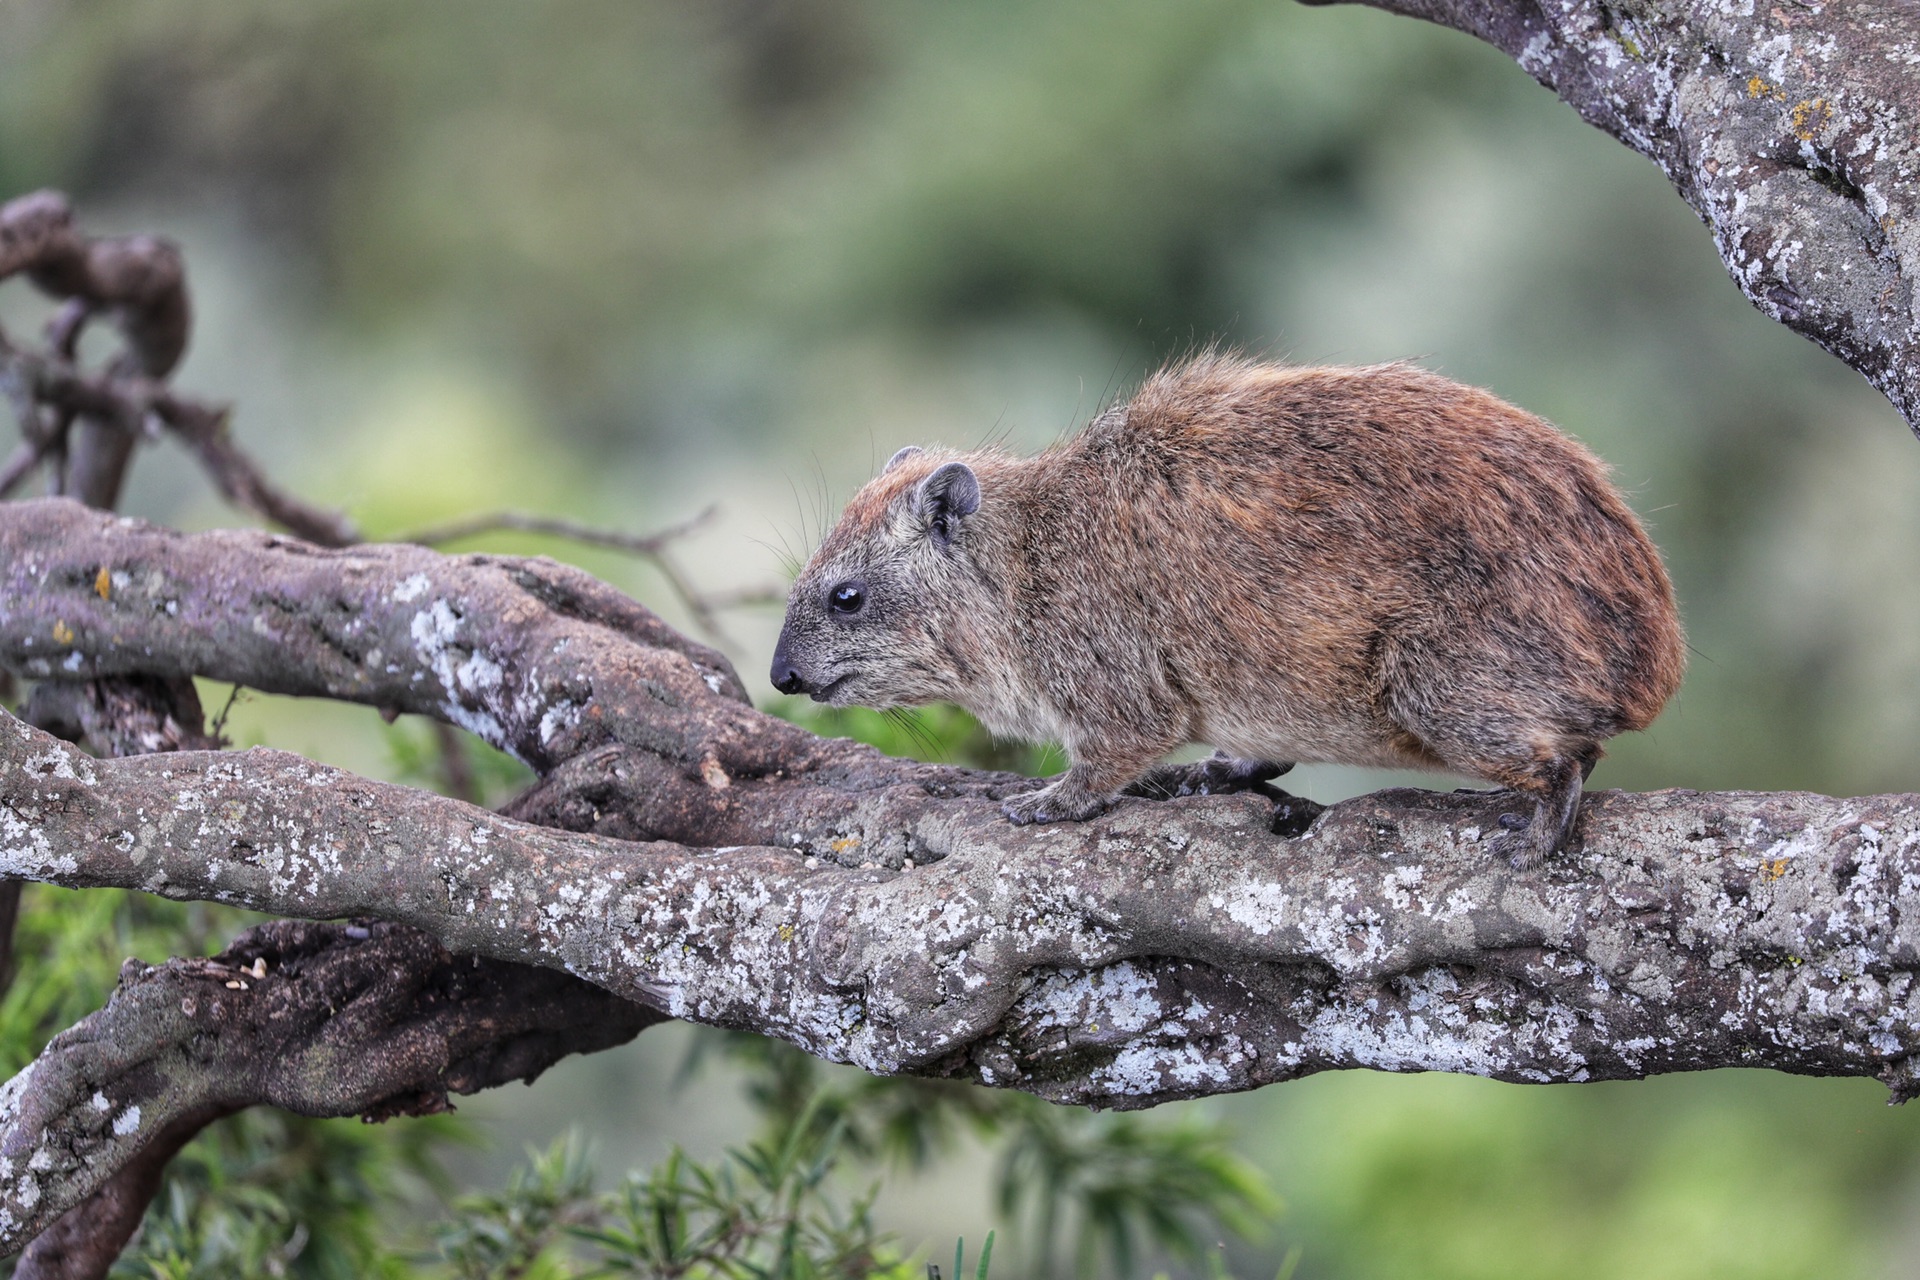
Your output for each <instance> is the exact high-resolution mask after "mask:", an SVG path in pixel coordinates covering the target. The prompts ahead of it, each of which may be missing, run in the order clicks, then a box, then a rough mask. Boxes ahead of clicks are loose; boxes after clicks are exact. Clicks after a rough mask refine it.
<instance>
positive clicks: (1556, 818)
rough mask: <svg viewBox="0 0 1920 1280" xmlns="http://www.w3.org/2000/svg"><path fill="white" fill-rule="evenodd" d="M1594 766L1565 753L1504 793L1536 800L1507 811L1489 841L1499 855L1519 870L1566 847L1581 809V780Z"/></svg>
mask: <svg viewBox="0 0 1920 1280" xmlns="http://www.w3.org/2000/svg"><path fill="white" fill-rule="evenodd" d="M1592 768H1593V765H1592V763H1591V762H1587V761H1581V760H1575V759H1573V758H1571V757H1566V756H1562V757H1559V758H1557V759H1554V760H1550V761H1548V762H1547V763H1546V764H1544V765H1542V766H1541V767H1540V769H1539V770H1538V772H1537V774H1536V775H1535V776H1534V777H1532V778H1529V779H1527V781H1526V783H1524V784H1523V785H1521V786H1519V787H1516V788H1514V789H1513V790H1512V791H1508V792H1506V793H1504V796H1503V798H1505V797H1517V798H1520V799H1523V800H1526V801H1531V802H1532V803H1531V804H1530V806H1529V807H1528V809H1527V811H1526V812H1522V813H1503V814H1501V815H1500V817H1499V820H1498V821H1499V824H1500V828H1501V829H1500V830H1499V831H1498V832H1496V833H1495V834H1494V837H1493V839H1492V840H1490V841H1488V842H1487V849H1488V851H1489V852H1491V853H1492V854H1493V855H1494V857H1496V858H1505V859H1506V860H1507V861H1508V862H1510V863H1512V864H1513V866H1514V869H1515V870H1518V871H1532V870H1534V869H1535V868H1537V867H1539V866H1540V864H1541V863H1543V862H1545V861H1546V860H1547V858H1548V856H1549V855H1551V854H1556V853H1558V852H1560V851H1561V850H1562V849H1564V848H1566V845H1567V840H1568V838H1569V837H1571V836H1572V835H1573V820H1574V818H1576V817H1577V816H1579V813H1580V784H1581V783H1582V782H1583V781H1585V778H1586V774H1587V773H1588V772H1590V771H1591V770H1592Z"/></svg>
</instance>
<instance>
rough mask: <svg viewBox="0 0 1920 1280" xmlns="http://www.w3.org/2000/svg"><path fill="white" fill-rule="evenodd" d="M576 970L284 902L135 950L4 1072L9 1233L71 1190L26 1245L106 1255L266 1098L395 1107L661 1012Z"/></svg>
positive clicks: (612, 1039) (51, 1263) (495, 1076)
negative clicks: (193, 955) (245, 920)
mask: <svg viewBox="0 0 1920 1280" xmlns="http://www.w3.org/2000/svg"><path fill="white" fill-rule="evenodd" d="M660 1020H661V1019H660V1016H659V1015H658V1014H655V1013H652V1012H649V1011H648V1010H645V1009H642V1008H640V1007H638V1006H635V1005H633V1004H630V1003H628V1002H626V1001H624V1000H619V999H617V998H615V997H614V996H612V995H609V994H608V993H607V992H605V991H602V990H600V989H598V988H596V987H592V986H589V985H588V984H586V983H583V982H578V981H576V980H574V979H572V978H569V977H567V976H566V975H565V974H561V973H554V972H549V971H547V970H542V969H534V968H529V967H527V966H524V965H514V964H500V963H497V962H492V961H486V960H480V959H475V958H473V957H469V956H454V955H452V954H450V953H448V952H447V951H446V950H445V949H443V948H441V947H440V946H438V945H437V944H435V943H434V941H433V940H432V939H431V938H428V937H426V936H425V935H423V934H421V933H420V932H418V931H417V930H414V929H408V928H405V927H403V926H399V925H393V924H387V923H383V922H379V921H369V922H366V923H363V924H352V925H318V924H305V923H298V922H294V921H285V920H282V921H275V922H273V923H271V924H266V925H261V926H259V927H257V928H254V929H250V930H248V931H247V932H246V933H244V934H242V935H241V936H240V937H239V938H238V939H236V940H235V942H234V944H233V945H232V946H231V947H230V948H228V949H227V950H226V951H225V952H223V953H222V954H220V955H218V956H214V957H212V958H211V959H206V960H172V961H169V962H168V963H167V964H165V965H162V966H160V967H158V968H149V967H147V966H145V965H142V964H140V963H139V962H138V961H133V960H130V961H128V962H127V965H126V967H125V968H124V969H123V970H122V971H121V978H120V987H119V990H118V991H116V992H115V994H114V997H113V1000H112V1002H111V1003H109V1004H108V1005H107V1007H106V1008H105V1009H103V1010H101V1011H100V1012H99V1013H96V1014H94V1015H92V1016H91V1017H89V1018H87V1019H85V1020H84V1021H82V1022H80V1023H79V1024H78V1025H76V1026H74V1027H72V1028H71V1029H69V1030H67V1031H65V1032H63V1033H61V1034H60V1035H59V1036H57V1037H55V1038H54V1040H53V1041H52V1042H51V1043H50V1044H48V1046H47V1048H46V1051H45V1052H44V1053H42V1054H41V1056H40V1057H39V1058H38V1059H37V1060H36V1061H35V1062H34V1064H33V1065H32V1066H31V1067H30V1068H29V1069H28V1070H27V1071H26V1072H24V1073H22V1074H21V1075H19V1076H16V1077H15V1078H14V1079H13V1080H12V1081H11V1082H10V1083H9V1084H8V1085H7V1086H5V1088H4V1089H3V1090H0V1250H3V1251H5V1252H12V1251H13V1250H15V1249H18V1248H19V1247H20V1245H21V1244H22V1243H24V1242H25V1241H27V1240H29V1239H32V1238H33V1237H34V1236H35V1234H36V1233H37V1232H39V1231H40V1230H41V1229H42V1228H44V1227H46V1226H47V1225H48V1224H50V1223H53V1222H54V1221H55V1219H56V1218H61V1215H62V1213H63V1212H64V1211H65V1210H66V1209H68V1208H69V1207H71V1206H74V1205H76V1204H80V1203H81V1202H82V1201H89V1203H88V1204H87V1206H86V1208H85V1209H84V1210H83V1211H81V1212H77V1213H73V1214H67V1215H66V1217H65V1218H63V1219H61V1225H62V1228H63V1229H61V1230H56V1231H50V1232H48V1233H47V1234H46V1235H45V1236H42V1237H41V1238H40V1239H39V1240H37V1241H36V1242H35V1244H34V1247H33V1248H32V1249H30V1250H29V1251H28V1253H27V1256H26V1257H24V1258H23V1259H22V1262H21V1265H22V1267H23V1268H27V1269H29V1270H30V1271H31V1273H32V1274H34V1275H37V1276H39V1275H45V1276H53V1275H99V1274H104V1271H105V1266H106V1264H110V1263H111V1262H112V1260H113V1259H114V1257H115V1256H117V1255H118V1253H119V1251H120V1248H121V1246H122V1245H124V1244H125V1242H126V1240H127V1237H128V1236H129V1235H130V1234H131V1233H132V1231H133V1229H134V1228H135V1227H136V1226H138V1225H139V1221H140V1215H141V1213H143V1212H144V1210H145V1208H146V1204H147V1201H148V1200H150V1199H151V1198H152V1193H153V1189H154V1187H155V1185H157V1180H158V1178H159V1175H160V1171H161V1170H162V1169H163V1168H164V1167H165V1165H166V1162H167V1160H168V1159H170V1158H171V1157H172V1155H173V1154H174V1152H175V1151H177V1150H178V1149H179V1147H180V1146H181V1145H182V1144H184V1143H185V1142H186V1140H187V1139H189V1138H191V1137H192V1136H193V1134H195V1133H197V1132H198V1131H199V1130H200V1129H201V1128H203V1127H205V1126H206V1125H207V1124H209V1123H211V1122H212V1121H214V1120H216V1119H218V1118H220V1117H221V1116H224V1115H229V1114H231V1113H233V1112H235V1111H238V1110H241V1109H242V1108H244V1107H249V1106H255V1105H258V1104H262V1103H267V1104H271V1105H274V1106H279V1107H284V1108H286V1109H288V1110H290V1111H297V1112H299V1113H300V1114H302V1115H310V1116H349V1115H361V1116H365V1117H367V1118H369V1119H383V1118H386V1117H389V1116H394V1115H424V1114H430V1113H433V1112H436V1111H444V1110H446V1109H447V1106H448V1103H447V1095H448V1094H449V1093H474V1092H477V1091H479V1090H481V1089H488V1088H493V1087H495V1086H497V1085H501V1084H506V1083H508V1082H510V1081H513V1080H521V1079H524V1080H531V1079H533V1078H534V1077H536V1076H538V1075H539V1074H540V1073H541V1072H542V1071H544V1070H545V1069H546V1068H547V1067H549V1066H551V1065H552V1064H553V1063H554V1062H556V1061H558V1060H559V1059H560V1058H561V1057H564V1056H566V1055H567V1054H571V1053H589V1052H593V1051H594V1050H597V1049H605V1048H611V1047H612V1046H614V1045H617V1044H622V1043H625V1042H626V1041H628V1040H631V1039H632V1038H633V1037H634V1036H635V1035H637V1034H639V1032H640V1031H641V1030H642V1029H644V1028H645V1027H647V1026H649V1025H651V1024H653V1023H655V1022H658V1021H660Z"/></svg>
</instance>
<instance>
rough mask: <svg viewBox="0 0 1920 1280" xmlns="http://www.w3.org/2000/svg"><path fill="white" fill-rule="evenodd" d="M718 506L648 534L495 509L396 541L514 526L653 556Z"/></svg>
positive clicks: (434, 541)
mask: <svg viewBox="0 0 1920 1280" xmlns="http://www.w3.org/2000/svg"><path fill="white" fill-rule="evenodd" d="M719 510H720V508H719V507H717V506H709V507H707V508H706V509H705V510H704V511H701V512H700V513H699V514H698V515H694V516H689V517H688V518H687V519H685V520H682V521H681V522H680V523H678V524H673V525H668V526H667V527H666V528H664V529H661V530H659V531H657V532H655V533H646V534H634V533H618V532H615V531H613V530H610V529H596V528H594V527H593V526H592V525H586V524H580V523H578V522H576V521H573V520H560V519H556V518H554V517H552V516H536V515H529V514H527V513H525V512H522V511H493V512H488V513H485V514H482V515H476V516H467V517H465V518H464V519H460V520H454V521H451V522H449V523H447V524H440V525H434V526H433V527H431V528H428V529H422V530H420V531H419V532H418V533H413V534H409V535H407V536H406V537H404V538H396V539H395V541H396V542H412V543H415V544H417V545H419V546H423V547H437V546H440V545H442V544H444V543H448V542H458V541H459V540H460V539H462V538H471V537H473V536H475V535H476V534H482V533H493V532H496V531H498V530H502V529H511V530H513V531H515V532H519V533H544V534H550V535H552V536H553V537H556V538H566V539H567V540H569V541H571V542H579V543H584V544H585V545H587V546H590V547H606V548H608V549H609V550H612V551H625V552H628V553H629V554H631V555H637V556H654V555H658V554H659V553H660V552H661V551H662V550H663V549H664V548H665V547H666V546H667V544H669V543H671V542H675V541H677V540H678V539H681V538H684V537H686V536H687V535H688V534H690V533H692V532H694V531H695V530H697V529H700V528H702V527H703V526H705V525H708V524H711V523H712V521H713V517H714V515H715V514H716V513H717V512H718V511H719Z"/></svg>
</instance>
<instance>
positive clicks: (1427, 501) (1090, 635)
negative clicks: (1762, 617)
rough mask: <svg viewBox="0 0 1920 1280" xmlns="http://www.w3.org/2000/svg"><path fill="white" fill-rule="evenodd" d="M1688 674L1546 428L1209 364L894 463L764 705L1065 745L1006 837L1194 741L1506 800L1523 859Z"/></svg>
mask: <svg viewBox="0 0 1920 1280" xmlns="http://www.w3.org/2000/svg"><path fill="white" fill-rule="evenodd" d="M1683 665H1684V655H1683V652H1682V641H1681V635H1680V625H1679V622H1678V620H1677V618H1676V616H1675V612H1674V604H1673V590H1672V587H1671V586H1670V585H1669V583H1668V581H1667V575H1666V571H1665V569H1664V568H1663V567H1662V566H1661V563H1660V557H1659V554H1658V552H1656V551H1655V550H1654V547H1653V545H1652V543H1651V542H1649V541H1648V539H1647V535H1646V533H1645V532H1644V531H1642V529H1641V528H1640V525H1639V522H1638V521H1636V520H1635V519H1634V516H1633V513H1632V511H1630V510H1629V509H1628V508H1627V504H1626V502H1625V501H1623V500H1622V498H1621V496H1620V494H1619V492H1618V491H1617V490H1616V489H1615V488H1614V487H1613V485H1612V483H1611V482H1610V481H1609V480H1608V478H1607V473H1606V469H1605V467H1604V466H1603V465H1602V464H1601V463H1600V461H1599V460H1598V459H1597V458H1595V457H1594V455H1593V454H1592V453H1590V452H1588V451H1587V450H1586V449H1585V448H1584V447H1582V446H1581V445H1579V444H1578V443H1576V442H1574V441H1573V440H1571V439H1569V438H1568V437H1566V436H1565V435H1562V434H1561V433H1560V432H1559V431H1558V430H1556V429H1555V428H1553V427H1552V426H1549V425H1548V424H1547V423H1546V422H1543V421H1542V420H1541V419H1539V418H1536V417H1534V416H1533V415H1532V414H1530V413H1526V412H1524V411H1522V410H1520V409H1516V408H1514V407H1513V406H1512V405H1510V404H1506V403H1504V402H1503V401H1501V400H1499V399H1497V398H1495V397H1494V396H1492V395H1489V394H1488V393H1487V392H1485V391H1479V390H1476V389H1474V388H1472V387H1466V386H1461V385H1460V384H1459V383H1456V382H1452V381H1449V380H1448V379H1446V378H1442V377H1439V376H1437V375H1435V374H1431V373H1427V372H1424V371H1422V370H1420V369H1416V368H1413V367H1411V366H1409V365H1405V364H1388V365H1375V366H1372V367H1369V368H1289V367H1283V366H1276V365H1267V364H1258V363H1254V362H1252V361H1249V360H1245V359H1241V358H1237V357H1234V356H1228V355H1220V354H1208V355H1204V356H1201V357H1199V358H1197V359H1193V360H1190V361H1187V362H1185V363H1183V364H1180V365H1178V366H1175V367H1170V368H1167V369H1165V370H1162V371H1161V372H1160V373H1158V374H1155V375H1154V376H1153V377H1151V378H1149V379H1148V380H1147V382H1146V384H1145V385H1144V386H1143V387H1142V388H1141V389H1140V392H1139V394H1138V395H1136V396H1134V397H1133V399H1132V401H1131V402H1130V403H1128V404H1126V405H1124V406H1122V407H1119V408H1115V409H1112V410H1110V411H1108V412H1106V413H1103V414H1101V415H1100V417H1098V418H1097V419H1095V420H1094V422H1093V423H1092V424H1091V425H1089V426H1088V427H1087V428H1086V430H1084V431H1082V432H1081V433H1080V434H1079V435H1077V436H1075V437H1073V438H1072V439H1070V440H1067V441H1065V442H1063V443H1061V444H1058V445H1056V446H1054V447H1053V448H1051V449H1048V450H1047V451H1046V452H1044V453H1042V454H1040V455H1039V456H1038V457H1034V458H1014V457H1009V456H1007V455H1005V454H1003V453H1001V452H999V451H996V450H987V451H983V452H977V453H968V454H959V453H953V452H947V451H940V450H921V449H914V448H908V449H903V450H901V451H900V452H899V453H898V454H896V455H895V456H894V458H893V459H892V461H890V462H889V463H888V464H887V467H886V470H885V471H884V472H883V473H882V474H881V475H879V476H878V477H876V478H875V479H874V480H872V481H870V482H869V483H868V484H867V485H866V487H865V488H863V489H861V491H860V492H859V493H858V494H857V495H855V497H854V499H853V501H852V502H850V503H849V504H848V505H847V509H846V511H845V512H844V513H843V514H842V515H841V517H840V520H839V522H838V523H837V524H835V526H834V528H833V530H832V532H831V533H829V534H828V535H827V537H826V540H825V541H824V542H823V543H822V544H821V546H820V549H819V550H818V551H816V552H815V553H814V555H813V558H812V560H811V561H809V562H808V564H807V566H806V568H805V570H803V571H802V572H801V574H800V577H799V580H798V581H796V582H795V583H794V586H793V592H792V595H791V596H790V597H789V599H788V602H787V616H786V623H785V625H784V626H783V627H782V629H781V632H780V643H779V647H778V648H777V649H776V650H775V652H774V658H773V683H774V685H775V686H776V687H778V688H779V689H781V690H783V691H785V692H788V693H808V694H811V695H812V696H813V698H814V699H815V700H816V701H819V702H827V703H832V704H834V705H837V706H845V705H848V704H851V703H861V704H865V705H867V706H871V707H895V706H902V705H908V704H914V703H924V702H931V701H936V700H946V701H951V702H956V703H958V704H960V705H961V706H963V707H965V708H967V709H968V710H969V711H971V712H973V713H974V715H976V716H978V717H979V718H980V720H981V722H982V723H983V724H985V725H986V726H987V728H988V729H990V730H992V731H993V732H994V733H996V734H1001V735H1005V736H1010V737H1021V738H1027V739H1032V740H1054V741H1058V742H1060V743H1062V744H1063V745H1064V746H1065V747H1066V750H1067V753H1068V755H1069V756H1070V757H1071V760H1072V767H1071V768H1069V769H1068V770H1067V771H1066V773H1064V774H1062V775H1061V776H1060V777H1059V778H1057V779H1055V780H1054V781H1053V782H1052V783H1051V784H1050V785H1048V786H1044V787H1041V788H1040V789H1038V790H1035V791H1032V792H1029V793H1026V794H1024V795H1019V796H1015V797H1014V798H1013V799H1011V800H1008V801H1007V802H1006V804H1005V806H1004V809H1005V812H1006V815H1007V817H1009V818H1010V819H1012V820H1013V821H1014V822H1016V823H1025V822H1054V821H1077V820H1080V819H1084V818H1088V817H1091V816H1093V815H1094V814H1097V813H1100V812H1101V811H1103V810H1105V809H1106V808H1108V807H1109V806H1110V805H1111V804H1112V803H1113V802H1114V800H1115V797H1116V795H1117V793H1118V792H1120V790H1121V789H1122V788H1124V787H1126V786H1128V785H1129V784H1130V783H1134V782H1136V781H1137V780H1138V779H1140V778H1141V776H1142V774H1143V773H1145V772H1146V771H1147V770H1148V769H1149V768H1150V767H1151V766H1152V765H1153V764H1154V762H1155V761H1156V760H1158V759H1159V758H1160V757H1161V756H1162V755H1164V754H1165V753H1166V752H1168V751H1170V750H1172V749H1174V748H1176V747H1179V746H1181V745H1182V744H1184V743H1189V742H1198V743H1207V744H1211V745H1213V746H1215V747H1217V748H1220V749H1221V750H1222V751H1223V752H1225V753H1228V754H1229V755H1230V756H1232V757H1240V758H1242V760H1243V761H1244V763H1241V762H1235V761H1231V760H1228V759H1226V758H1225V757H1222V758H1217V759H1216V760H1215V761H1212V762H1209V763H1208V764H1207V765H1205V766H1202V767H1201V769H1200V770H1198V771H1197V773H1196V774H1195V775H1194V776H1197V777H1200V778H1202V779H1203V780H1205V779H1212V780H1213V781H1214V782H1216V783H1217V782H1221V781H1226V780H1231V779H1235V778H1237V779H1239V780H1241V781H1242V782H1248V781H1252V782H1259V781H1263V780H1264V779H1266V778H1270V777H1274V776H1277V775H1278V774H1279V773H1280V772H1283V771H1284V770H1285V769H1286V768H1288V767H1290V766H1291V765H1292V764H1293V763H1295V762H1296V761H1331V762H1338V763H1341V764H1360V765H1388V766H1398V767H1413V768H1419V769H1440V770H1450V771H1452V772H1455V773H1460V774H1465V775H1467V776H1470V777H1475V778H1484V779H1487V780H1489V781H1491V782H1496V783H1499V784H1501V785H1503V786H1506V787H1510V788H1512V789H1513V790H1514V791H1516V792H1519V793H1522V795H1523V798H1524V799H1525V800H1526V801H1527V802H1528V804H1527V808H1526V811H1525V812H1524V813H1509V814H1507V815H1505V816H1503V817H1502V818H1501V820H1500V826H1501V827H1502V828H1503V829H1502V830H1501V831H1500V832H1499V833H1498V834H1497V835H1496V836H1495V838H1494V841H1493V842H1492V843H1493V848H1494V849H1495V851H1496V852H1498V853H1502V854H1505V855H1507V856H1509V857H1511V858H1512V859H1513V861H1514V863H1515V864H1516V865H1518V866H1521V867H1529V866H1533V865H1536V864H1537V863H1538V862H1539V860H1540V859H1541V858H1543V857H1545V856H1546V855H1547V854H1549V853H1552V852H1554V851H1556V850H1558V849H1559V848H1560V847H1561V846H1562V845H1563V844H1564V843H1565V842H1566V840H1567V836H1568V833H1569V831H1570V829H1571V827H1572V825H1573V820H1574V815H1575V812H1576V810H1577V808H1578V806H1579V802H1580V788H1581V783H1582V782H1583V781H1584V779H1585V777H1586V775H1587V773H1588V772H1590V771H1591V770H1592V768H1593V765H1594V762H1595V761H1597V760H1598V759H1599V758H1600V754H1601V745H1600V744H1601V743H1603V742H1604V741H1606V739H1608V738H1610V737H1612V736H1613V735H1614V734H1616V733H1619V732H1621V731H1622V730H1626V729H1640V728H1644V727H1645V726H1646V725H1647V724H1648V723H1649V722H1650V721H1652V719H1653V718H1654V716H1655V715H1656V714H1658V713H1659V711H1660V708H1661V706H1662V705H1663V704H1664V703H1665V702H1666V700H1667V698H1668V697H1669V696H1670V695H1671V694H1672V693H1673V691H1674V689H1675V687H1676V686H1678V684H1679V683H1680V674H1681V669H1682V667H1683ZM1263 765H1264V767H1261V766H1263Z"/></svg>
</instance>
